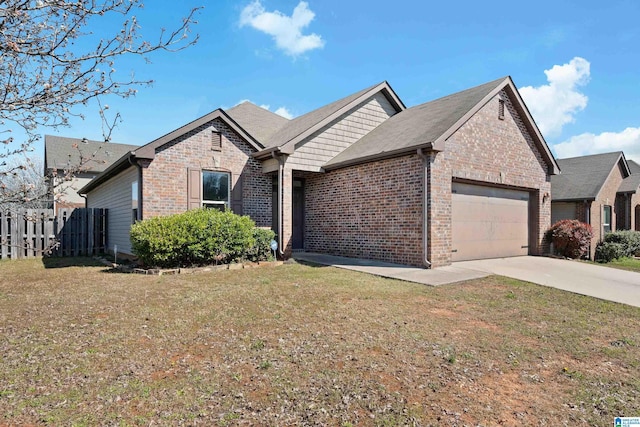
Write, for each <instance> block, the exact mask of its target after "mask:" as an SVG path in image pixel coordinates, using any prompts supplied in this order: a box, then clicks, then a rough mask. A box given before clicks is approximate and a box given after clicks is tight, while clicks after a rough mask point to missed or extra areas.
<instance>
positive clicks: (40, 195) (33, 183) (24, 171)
mask: <svg viewBox="0 0 640 427" xmlns="http://www.w3.org/2000/svg"><path fill="white" fill-rule="evenodd" d="M9 167H10V168H11V169H12V170H13V172H12V173H11V174H10V175H8V176H7V177H5V178H4V180H3V184H4V185H5V187H6V190H7V194H13V195H15V197H14V198H13V199H6V200H4V201H3V203H4V205H5V210H9V209H11V210H15V209H18V208H26V209H45V208H48V207H49V205H50V204H51V202H52V201H51V196H50V192H49V178H48V177H46V176H45V175H44V174H43V173H42V172H43V167H44V166H43V162H42V160H41V159H40V158H39V157H27V156H19V157H14V158H12V159H11V160H10V161H9ZM13 208H15V209H13Z"/></svg>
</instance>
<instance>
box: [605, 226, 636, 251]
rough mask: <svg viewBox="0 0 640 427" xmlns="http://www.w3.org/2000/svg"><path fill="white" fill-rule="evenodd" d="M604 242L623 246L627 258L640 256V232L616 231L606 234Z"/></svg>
mask: <svg viewBox="0 0 640 427" xmlns="http://www.w3.org/2000/svg"><path fill="white" fill-rule="evenodd" d="M603 241H604V242H605V243H619V244H620V245H622V248H623V250H624V256H625V257H633V256H636V255H638V254H640V231H631V230H626V231H614V232H612V233H607V234H605V236H604V239H603Z"/></svg>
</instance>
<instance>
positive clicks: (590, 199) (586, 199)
mask: <svg viewBox="0 0 640 427" xmlns="http://www.w3.org/2000/svg"><path fill="white" fill-rule="evenodd" d="M595 200H596V198H595V197H565V198H562V199H554V198H553V196H552V197H551V203H553V202H593V201H595Z"/></svg>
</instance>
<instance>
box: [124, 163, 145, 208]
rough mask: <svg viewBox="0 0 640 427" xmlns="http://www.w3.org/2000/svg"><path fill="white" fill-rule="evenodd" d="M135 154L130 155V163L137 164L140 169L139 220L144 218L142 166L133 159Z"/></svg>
mask: <svg viewBox="0 0 640 427" xmlns="http://www.w3.org/2000/svg"><path fill="white" fill-rule="evenodd" d="M133 158H134V156H133V155H129V158H128V160H129V163H130V164H131V166H135V167H136V168H137V169H138V218H136V219H137V220H142V218H143V217H142V166H140V164H139V163H138V162H135V161H133Z"/></svg>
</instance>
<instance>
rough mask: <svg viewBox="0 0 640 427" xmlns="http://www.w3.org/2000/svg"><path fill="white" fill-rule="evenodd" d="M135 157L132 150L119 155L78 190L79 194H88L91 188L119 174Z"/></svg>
mask: <svg viewBox="0 0 640 427" xmlns="http://www.w3.org/2000/svg"><path fill="white" fill-rule="evenodd" d="M135 159H136V156H135V154H134V152H133V151H130V152H128V153H127V154H125V155H124V156H122V157H120V159H118V160H117V161H116V162H114V163H113V164H112V165H111V166H109V167H108V168H107V169H105V170H104V172H102V173H101V174H100V175H98V176H97V177H95V178H94V179H92V180H91V181H90V182H88V183H87V184H86V185H85V186H84V187H82V188H81V189H80V190H78V194H80V195H83V194H84V195H86V194H89V192H90V191H91V190H93V189H95V188H97V187H98V186H99V185H101V184H103V183H105V182H106V181H108V180H109V179H110V178H111V177H113V176H115V175H117V174H119V173H120V172H122V171H123V170H125V169H128V168H129V167H130V166H132V165H133V162H134V161H135Z"/></svg>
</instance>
